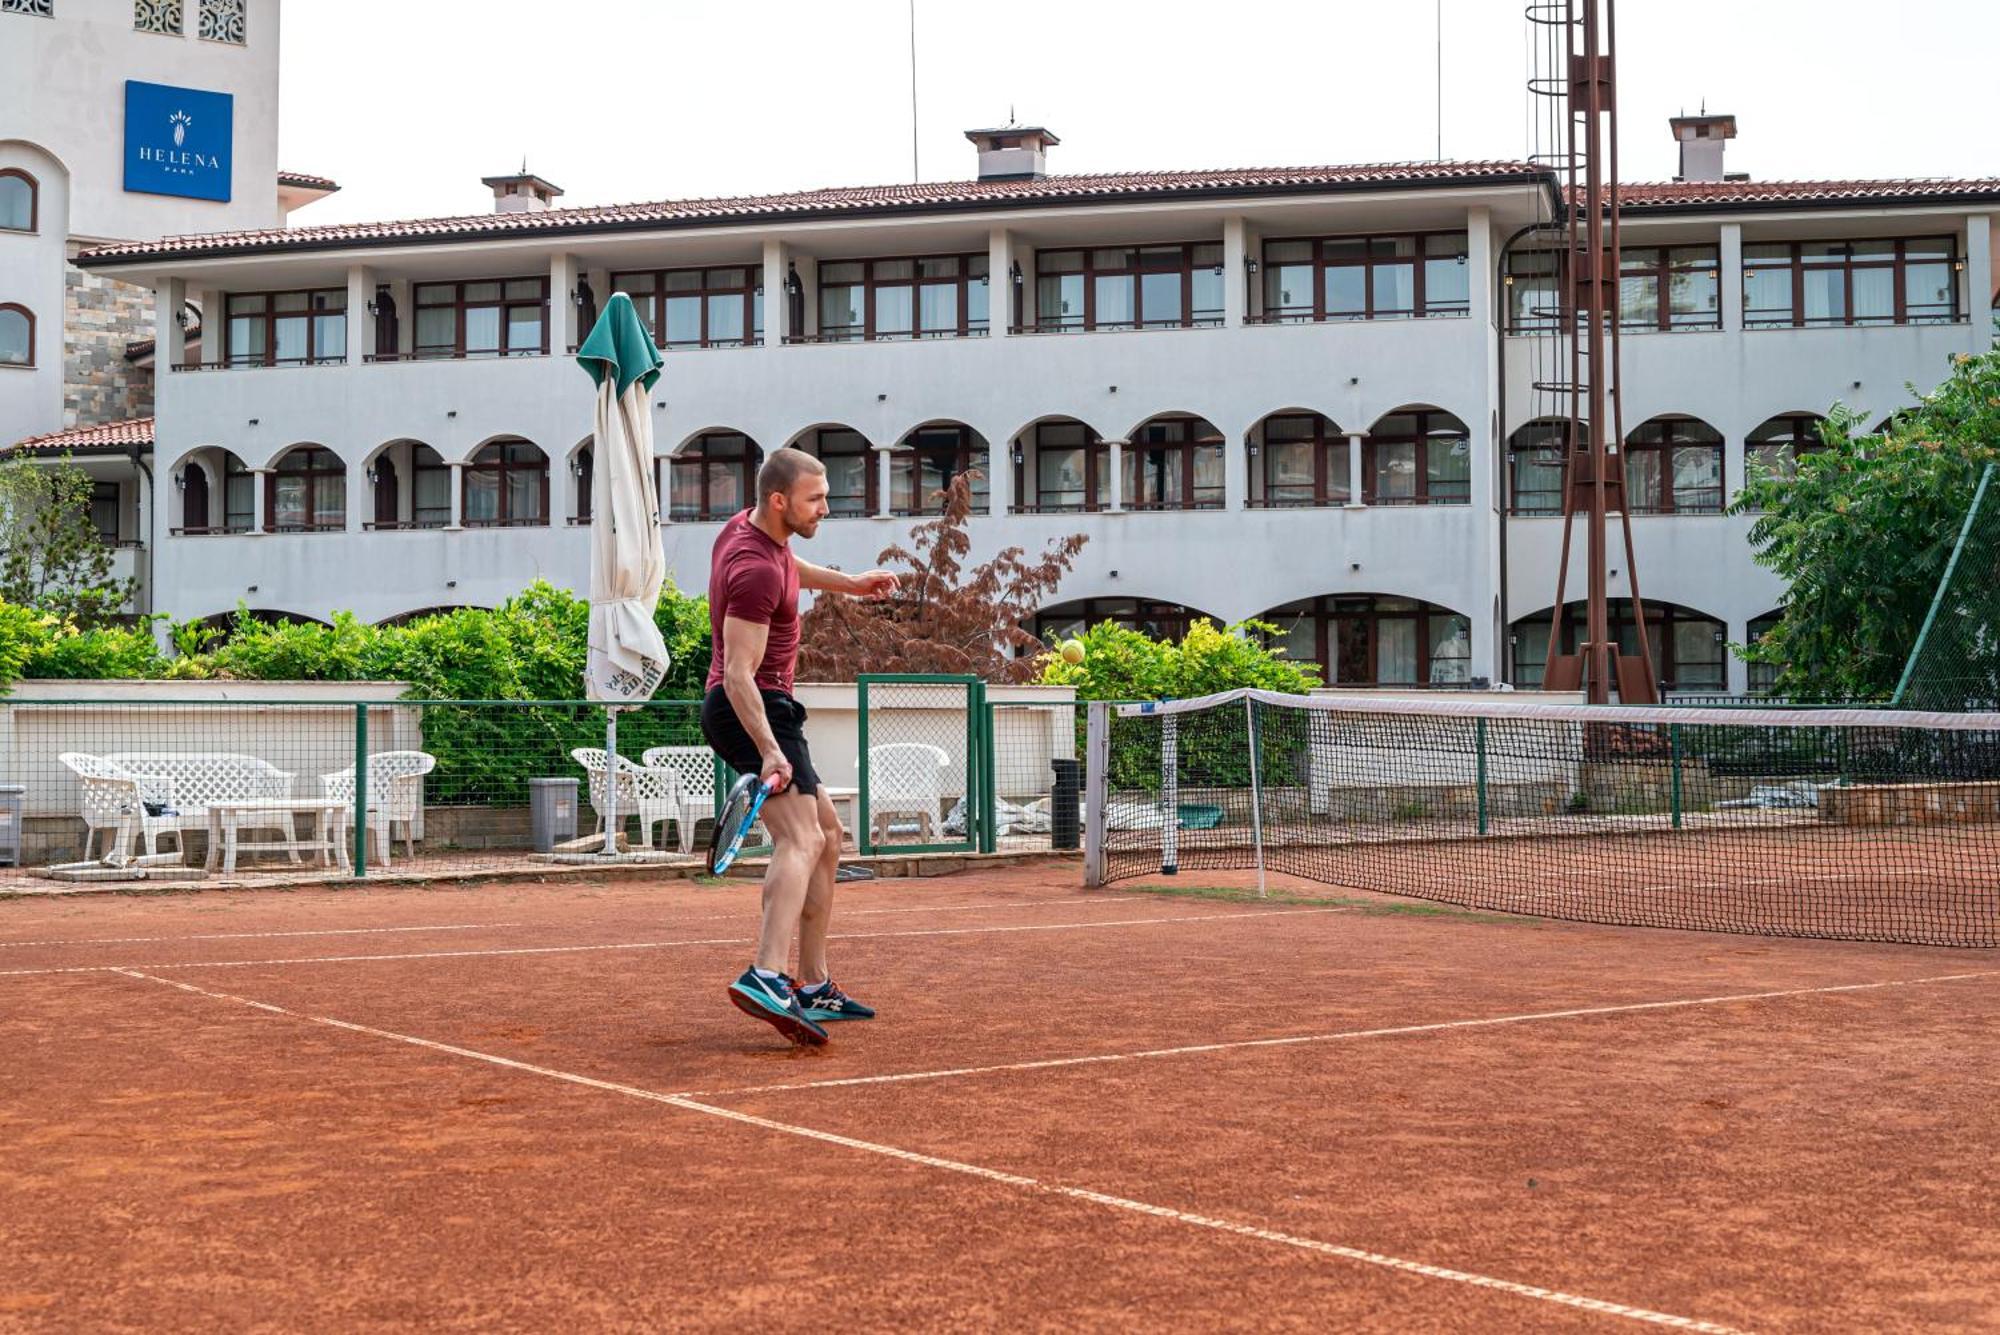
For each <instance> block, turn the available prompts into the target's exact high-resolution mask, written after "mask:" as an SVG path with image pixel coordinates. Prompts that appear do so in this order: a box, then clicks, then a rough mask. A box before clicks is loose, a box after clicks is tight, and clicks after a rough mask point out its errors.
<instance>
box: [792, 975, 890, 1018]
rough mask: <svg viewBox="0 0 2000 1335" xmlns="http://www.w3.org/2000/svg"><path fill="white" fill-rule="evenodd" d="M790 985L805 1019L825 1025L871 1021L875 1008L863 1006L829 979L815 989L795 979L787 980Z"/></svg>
mask: <svg viewBox="0 0 2000 1335" xmlns="http://www.w3.org/2000/svg"><path fill="white" fill-rule="evenodd" d="M785 981H786V982H788V983H790V984H791V985H792V995H793V996H795V997H797V998H798V999H799V1005H800V1006H801V1007H803V1008H804V1011H805V1017H806V1018H807V1019H808V1020H815V1021H817V1022H818V1023H820V1024H825V1023H826V1022H827V1021H829V1020H872V1019H874V1018H875V1008H874V1007H872V1006H864V1005H862V1004H861V1003H860V1002H858V1001H856V1000H855V999H854V998H853V997H850V996H848V995H847V993H845V992H843V991H841V990H840V987H839V985H838V984H836V983H835V982H834V981H833V979H831V978H829V979H827V980H826V981H825V982H824V983H821V984H820V985H819V986H818V987H817V988H813V987H808V986H806V985H805V984H803V983H801V982H799V980H798V979H796V978H787V979H786V980H785Z"/></svg>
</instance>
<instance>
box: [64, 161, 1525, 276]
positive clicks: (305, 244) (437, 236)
mask: <svg viewBox="0 0 2000 1335" xmlns="http://www.w3.org/2000/svg"><path fill="white" fill-rule="evenodd" d="M1542 175H1543V174H1542V173H1541V171H1540V170H1539V169H1538V168H1535V167H1531V166H1530V165H1528V164H1527V163H1523V162H1391V163H1378V164H1374V165H1369V166H1354V167H1246V168H1240V169H1231V170H1223V171H1181V172H1115V173H1108V174H1104V175H1095V176H1045V177H1038V178H1030V179H1022V180H995V181H926V182H922V183H920V184H915V185H884V186H849V187H843V188H838V189H828V190H803V191H797V192H794V193H791V194H782V195H744V196H734V197H729V198H720V199H687V200H663V201H660V202H657V203H650V204H604V205H598V206H594V207H584V208H564V209H548V210H543V211H536V212H523V213H480V214H472V215H468V216H465V217H457V218H416V219H410V220H407V221H400V222H375V223H345V224H339V225H328V226H321V227H312V226H307V227H289V228H278V229H273V230H270V231H261V232H208V233H203V234H200V235H196V236H174V237H166V238H164V239H161V240H159V241H143V242H127V243H122V244H119V245H111V246H99V247H98V248H96V249H95V250H90V251H86V252H84V256H83V258H84V259H85V260H86V261H100V262H102V261H113V260H128V259H135V258H146V259H161V258H178V257H192V256H203V255H232V254H244V253H255V252H261V251H268V250H327V249H337V248H341V247H345V246H351V245H371V244H372V245H382V244H397V243H407V242H417V243H424V242H443V241H456V240H475V239H479V238H484V237H493V236H503V235H510V234H520V233H524V232H525V233H534V232H552V233H563V232H572V231H577V232H588V231H613V230H646V229H648V228H650V227H668V226H676V225H678V226H703V225H713V224H718V223H719V224H728V223H731V222H747V221H753V220H765V219H783V218H800V217H839V216H843V215H861V214H880V213H893V212H909V213H934V212H935V213H942V212H953V211H958V210H975V209H983V208H1007V207H1009V206H1016V205H1036V204H1066V203H1091V202H1097V201H1104V200H1120V199H1134V200H1137V199H1156V198H1161V197H1166V198H1174V197H1182V198H1202V197H1204V196H1210V195H1232V194H1256V193H1264V192H1268V193H1274V194H1275V193H1289V192H1295V191H1309V190H1314V189H1322V188H1323V189H1332V190H1339V189H1353V190H1380V189H1393V188H1395V187H1397V186H1402V185H1419V186H1422V185H1433V186H1442V185H1481V184H1495V183H1506V182H1510V181H1515V182H1528V181H1533V180H1539V179H1541V177H1542Z"/></svg>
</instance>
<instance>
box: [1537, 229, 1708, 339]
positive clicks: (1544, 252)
mask: <svg viewBox="0 0 2000 1335" xmlns="http://www.w3.org/2000/svg"><path fill="white" fill-rule="evenodd" d="M1688 251H1705V252H1708V254H1709V256H1710V258H1708V259H1707V260H1706V261H1705V262H1704V263H1701V264H1698V265H1677V264H1676V262H1675V260H1674V258H1673V257H1674V255H1675V254H1676V253H1677V252H1678V253H1685V252H1688ZM1635 255H1653V256H1656V257H1657V258H1656V259H1654V261H1653V262H1652V263H1650V264H1644V265H1634V264H1633V262H1632V258H1633V257H1634V256H1635ZM1605 262H1606V263H1607V264H1608V263H1610V260H1609V259H1608V258H1607V259H1606V261H1605ZM1618 263H1619V288H1618V303H1619V315H1618V317H1617V319H1618V328H1619V331H1620V332H1621V333H1627V334H1646V333H1664V334H1698V333H1714V332H1716V331H1718V330H1720V329H1721V328H1722V247H1721V246H1720V245H1719V244H1718V245H1709V244H1707V243H1705V242H1695V243H1692V244H1688V245H1661V246H1624V247H1621V248H1620V250H1619V253H1618ZM1690 270H1692V271H1694V272H1706V273H1710V274H1713V275H1714V278H1715V311H1714V313H1713V314H1712V315H1711V314H1707V313H1702V314H1699V315H1682V316H1677V315H1675V314H1674V310H1673V279H1674V275H1675V274H1676V273H1680V272H1687V271H1690ZM1568 274H1569V261H1568V258H1567V256H1566V253H1565V252H1564V251H1562V250H1560V249H1558V248H1555V247H1552V246H1533V247H1528V248H1524V249H1521V250H1513V251H1509V252H1508V253H1507V258H1506V264H1505V266H1504V272H1503V274H1502V276H1501V289H1502V297H1503V300H1504V302H1505V306H1506V309H1505V310H1504V311H1503V312H1502V315H1503V317H1504V319H1505V322H1506V328H1507V332H1508V333H1509V334H1538V333H1548V332H1550V331H1551V330H1556V329H1560V328H1561V327H1562V306H1563V305H1564V303H1565V301H1566V297H1565V295H1564V294H1565V289H1566V284H1567V279H1568ZM1531 279H1532V280H1536V281H1537V282H1538V283H1541V284H1546V290H1547V296H1548V299H1549V300H1550V301H1551V302H1552V303H1553V305H1554V307H1555V309H1552V310H1549V311H1546V312H1544V313H1542V314H1539V315H1537V314H1528V315H1523V314H1522V313H1521V312H1520V311H1519V310H1518V309H1517V306H1518V303H1517V301H1516V300H1515V297H1514V295H1513V293H1514V289H1515V288H1517V287H1520V286H1522V284H1523V281H1524V280H1531ZM1644 279H1650V280H1652V282H1653V283H1654V284H1655V287H1654V291H1653V301H1654V308H1655V311H1654V316H1653V318H1652V319H1650V320H1627V319H1625V318H1624V315H1623V311H1624V284H1625V283H1627V282H1631V281H1634V280H1644ZM1537 290H1539V289H1537Z"/></svg>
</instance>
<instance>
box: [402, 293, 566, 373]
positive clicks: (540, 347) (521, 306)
mask: <svg viewBox="0 0 2000 1335" xmlns="http://www.w3.org/2000/svg"><path fill="white" fill-rule="evenodd" d="M416 306H417V333H416V353H415V355H416V356H417V357H419V358H431V357H539V356H543V355H545V354H546V353H547V352H548V350H549V340H548V317H549V280H548V279H546V278H506V279H498V278H494V279H486V280H484V281H481V282H476V283H419V284H417V290H416Z"/></svg>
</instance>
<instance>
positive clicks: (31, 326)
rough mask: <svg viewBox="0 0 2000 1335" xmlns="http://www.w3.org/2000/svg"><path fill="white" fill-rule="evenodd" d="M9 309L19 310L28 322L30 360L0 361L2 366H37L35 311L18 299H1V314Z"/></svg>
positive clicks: (26, 367)
mask: <svg viewBox="0 0 2000 1335" xmlns="http://www.w3.org/2000/svg"><path fill="white" fill-rule="evenodd" d="M9 311H14V312H17V313H18V314H19V315H20V316H21V318H22V319H24V320H26V321H27V322H28V360H26V361H24V362H0V366H14V367H20V368H23V369H26V370H33V369H34V368H35V313H34V312H33V311H31V310H29V309H28V308H27V307H26V306H23V305H22V304H21V303H20V302H18V301H0V315H5V314H6V313H7V312H9Z"/></svg>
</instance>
